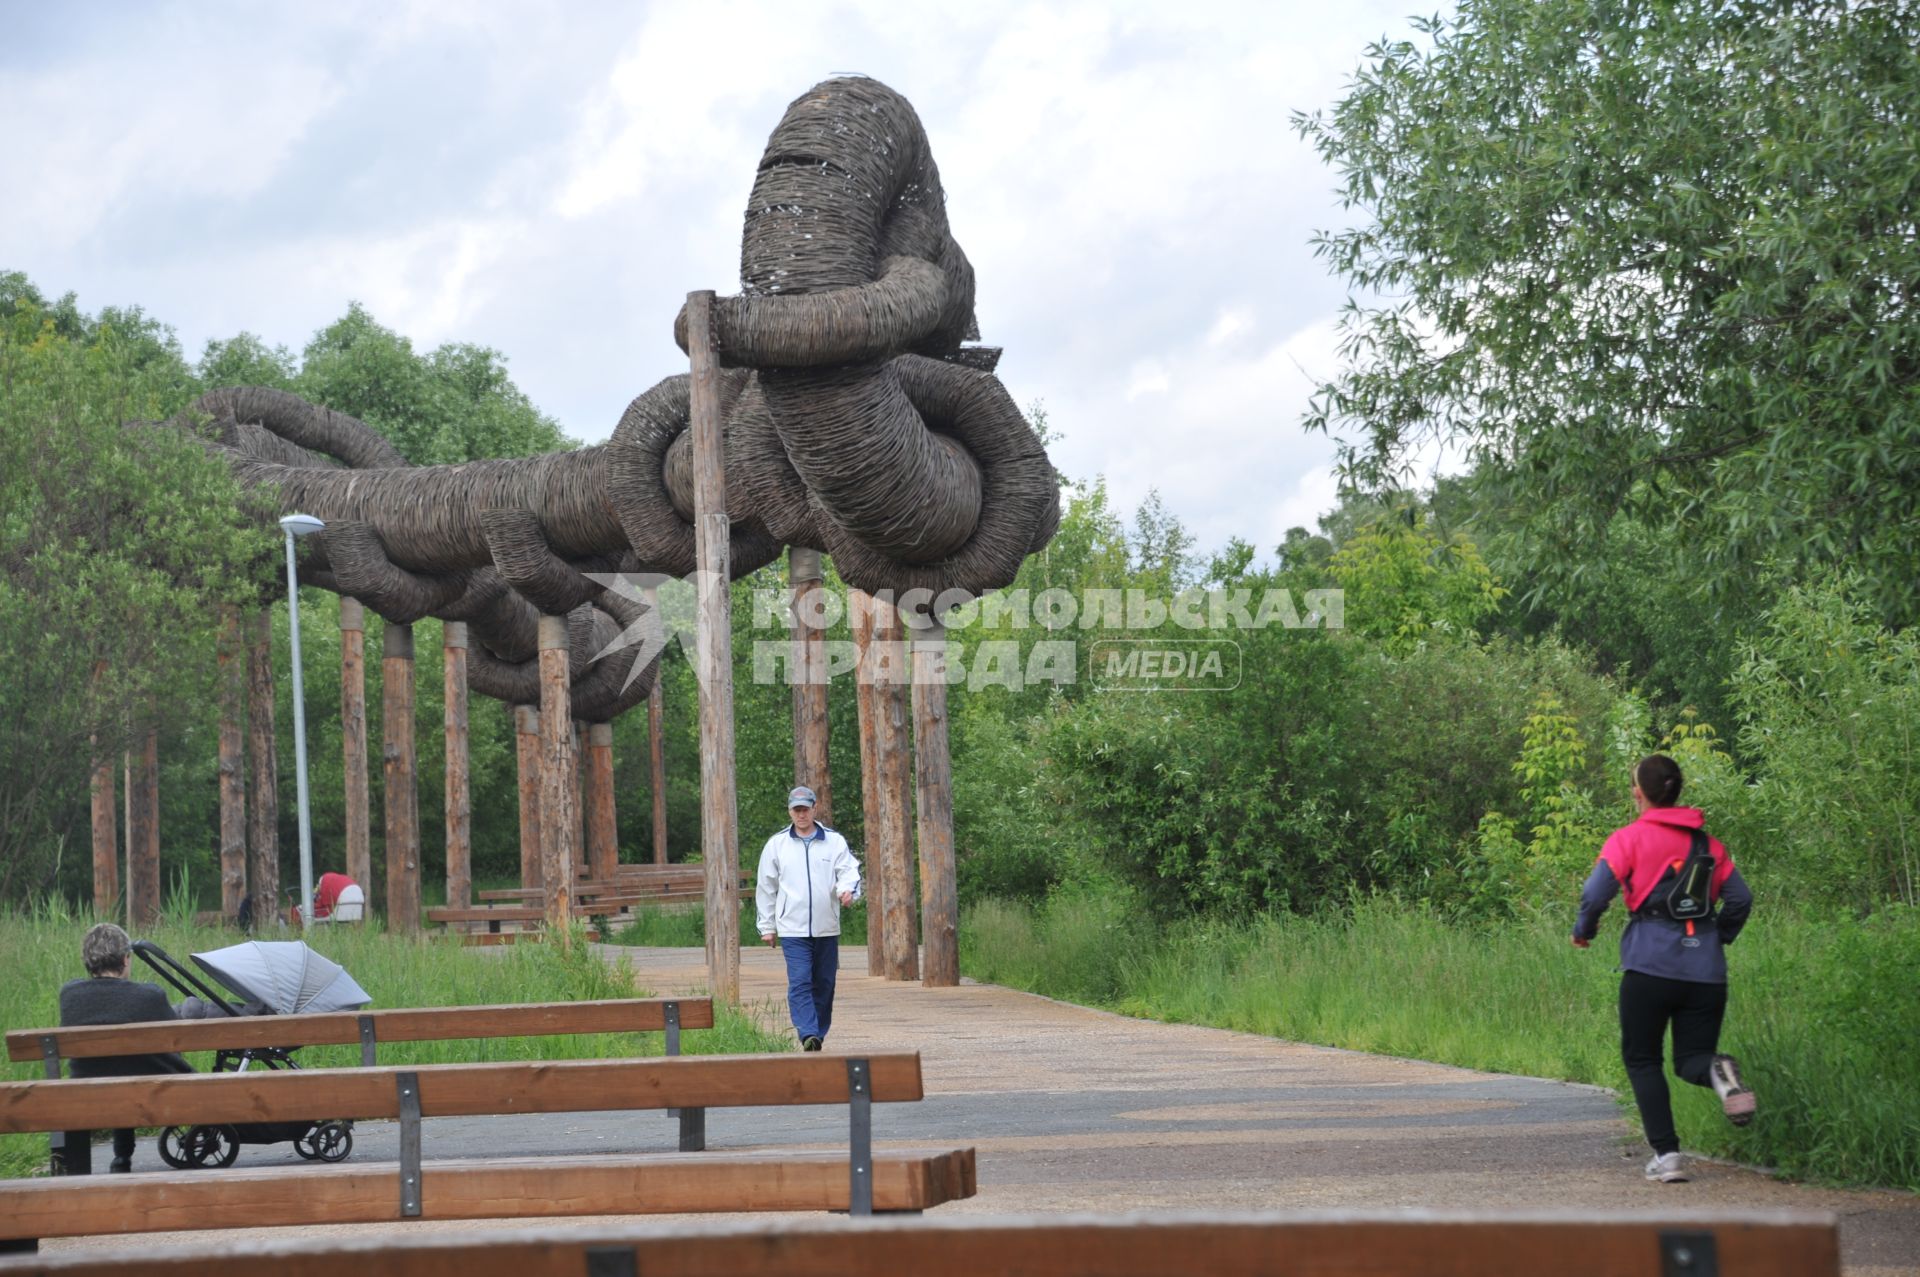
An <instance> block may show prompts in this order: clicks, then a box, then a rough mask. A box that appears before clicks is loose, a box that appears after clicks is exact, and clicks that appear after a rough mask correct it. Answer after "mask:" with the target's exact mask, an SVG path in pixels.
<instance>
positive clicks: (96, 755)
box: [87, 661, 120, 918]
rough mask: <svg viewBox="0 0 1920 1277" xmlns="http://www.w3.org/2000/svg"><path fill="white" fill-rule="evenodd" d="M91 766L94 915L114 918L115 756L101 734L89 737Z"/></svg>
mask: <svg viewBox="0 0 1920 1277" xmlns="http://www.w3.org/2000/svg"><path fill="white" fill-rule="evenodd" d="M106 668H107V663H106V662H105V661H96V662H95V663H94V667H93V676H94V678H96V679H98V678H101V677H103V676H104V675H105V673H106ZM87 743H88V744H89V745H90V746H91V747H92V756H91V760H92V766H91V768H90V770H89V772H88V777H87V789H88V796H89V800H90V802H91V804H92V808H93V810H92V817H93V820H92V833H93V914H94V917H96V918H111V917H112V916H113V914H114V909H115V907H116V906H117V905H118V904H119V902H120V829H119V821H118V820H117V819H116V818H115V815H114V810H113V790H114V783H113V753H112V750H111V749H109V748H108V747H106V746H104V745H103V744H102V743H101V741H100V737H99V736H98V735H93V736H89V737H88V738H87Z"/></svg>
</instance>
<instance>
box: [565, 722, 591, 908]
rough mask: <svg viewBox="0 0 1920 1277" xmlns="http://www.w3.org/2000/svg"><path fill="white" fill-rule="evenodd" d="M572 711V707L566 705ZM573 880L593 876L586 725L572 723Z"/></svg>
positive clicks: (586, 878)
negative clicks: (588, 829)
mask: <svg viewBox="0 0 1920 1277" xmlns="http://www.w3.org/2000/svg"><path fill="white" fill-rule="evenodd" d="M568 712H569V713H571V712H572V707H571V706H569V707H568ZM571 748H572V750H573V752H572V754H571V755H570V757H571V758H572V759H573V777H572V780H573V880H574V881H575V882H586V881H588V880H589V879H591V878H592V877H593V862H592V860H591V859H590V858H589V857H590V856H591V855H592V853H591V852H590V851H589V850H588V847H587V824H588V821H589V820H590V819H591V817H589V816H588V815H587V725H586V724H585V723H581V722H575V723H574V724H573V736H572V746H571Z"/></svg>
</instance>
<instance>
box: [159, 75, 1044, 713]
mask: <svg viewBox="0 0 1920 1277" xmlns="http://www.w3.org/2000/svg"><path fill="white" fill-rule="evenodd" d="M740 278H741V285H742V289H741V292H740V294H739V295H738V296H733V297H724V298H718V299H716V301H715V304H714V307H713V321H712V326H713V332H712V340H713V343H714V346H715V348H716V350H717V351H718V353H719V356H720V361H721V364H722V366H723V373H722V376H721V403H722V414H723V419H724V427H723V429H724V433H725V459H726V479H727V510H728V513H729V514H730V515H731V542H730V546H729V549H730V554H731V558H730V563H731V570H732V573H733V575H734V576H735V577H736V578H737V577H740V576H743V575H745V574H747V573H749V572H752V571H754V570H755V569H757V568H760V567H762V566H764V565H766V564H768V563H770V562H772V561H773V560H774V559H775V558H777V557H778V556H779V554H780V553H781V551H782V550H783V548H784V547H786V546H806V547H810V548H814V549H819V550H824V551H826V552H827V553H829V554H831V555H832V556H833V559H834V564H835V566H836V568H837V569H838V570H839V572H840V575H841V576H842V578H843V579H845V580H846V581H847V582H848V583H849V584H851V585H854V586H858V587H860V588H862V589H865V590H869V591H874V592H880V591H895V592H905V591H908V590H914V589H924V590H928V591H931V592H932V593H933V594H934V595H936V596H937V595H942V594H944V595H946V599H945V602H948V603H951V602H954V601H957V600H958V599H960V598H962V597H965V596H971V595H977V594H981V593H984V592H986V591H989V590H993V589H997V588H1000V587H1002V586H1005V585H1008V584H1011V583H1012V581H1013V579H1014V575H1015V573H1016V572H1017V571H1018V570H1019V567H1020V564H1021V562H1022V561H1023V560H1024V559H1025V558H1026V556H1027V555H1029V554H1032V553H1033V552H1035V551H1036V550H1038V549H1040V548H1041V547H1042V546H1044V545H1045V544H1046V543H1047V541H1048V540H1050V539H1051V538H1052V536H1053V534H1054V532H1055V530H1056V529H1057V527H1058V524H1059V516H1060V509H1059V491H1060V489H1059V481H1058V478H1057V476H1056V475H1055V472H1054V469H1053V466H1052V464H1051V463H1050V462H1049V461H1048V459H1047V455H1046V450H1045V448H1044V447H1043V446H1042V444H1041V442H1040V439H1039V438H1038V436H1037V435H1036V434H1035V432H1034V431H1033V429H1032V427H1031V426H1029V425H1028V423H1027V421H1026V419H1025V418H1024V417H1023V416H1022V414H1021V413H1020V411H1019V409H1018V408H1017V407H1016V406H1015V404H1014V402H1013V399H1012V397H1011V396H1010V395H1009V394H1008V393H1007V391H1006V389H1005V387H1003V386H1002V385H1001V384H1000V382H999V380H998V379H997V378H996V377H995V376H994V375H993V371H992V370H993V368H994V367H995V364H996V361H997V358H998V353H999V352H998V351H997V350H994V349H992V348H987V347H979V346H965V345H963V343H965V342H967V341H968V340H970V339H972V338H975V337H977V336H978V331H977V325H976V323H975V319H974V276H973V267H972V265H971V264H970V263H969V262H968V261H967V256H966V254H965V253H964V252H962V251H961V249H960V246H959V245H958V244H957V243H955V242H954V239H953V236H952V234H951V232H950V230H949V228H948V226H947V216H946V196H945V193H944V191H943V190H942V189H941V186H940V173H939V170H938V168H936V167H935V165H934V161H933V153H932V150H931V148H930V146H929V145H928V141H927V135H926V131H925V129H924V128H922V127H921V124H920V120H919V117H918V116H917V115H916V114H915V113H914V110H913V107H912V106H911V105H910V104H909V103H908V102H907V100H906V99H905V98H904V97H902V96H900V95H899V94H898V93H895V92H894V91H893V90H891V89H889V88H887V87H886V86H885V85H883V84H880V83H879V82H877V81H874V80H869V79H862V78H839V79H833V80H828V81H826V82H824V83H822V84H819V85H816V86H815V87H814V88H812V89H810V90H809V91H808V92H807V93H806V94H804V95H803V96H802V97H800V98H799V99H798V100H797V101H795V102H794V103H793V104H792V105H791V106H790V107H788V108H787V111H786V114H785V115H784V116H782V118H781V120H780V123H779V124H778V125H777V126H776V127H775V128H774V131H773V134H772V136H771V137H770V138H769V139H768V142H767V148H766V151H765V153H764V154H763V155H762V156H761V159H760V165H759V169H758V171H757V173H756V175H755V178H754V183H753V190H752V194H751V195H750V196H749V197H748V201H747V210H746V219H745V228H744V234H743V236H742V244H741V252H740ZM686 323H687V317H686V312H685V310H684V309H683V310H682V311H681V313H680V315H679V317H678V318H677V319H676V320H675V322H674V336H675V339H676V340H677V341H678V342H679V343H680V345H681V347H682V348H683V349H684V348H685V347H686V345H687V332H686ZM688 394H689V379H688V378H687V377H685V376H678V377H669V378H667V379H666V380H664V381H662V382H660V383H659V384H658V385H656V386H654V387H653V388H652V389H650V390H648V391H646V392H645V393H643V394H641V395H640V396H639V397H638V398H636V399H635V400H634V401H633V402H632V403H631V404H630V405H629V406H628V408H627V410H626V412H625V413H624V414H622V416H621V418H620V421H619V423H618V424H617V425H616V426H615V428H614V431H613V436H612V438H611V439H610V440H609V441H608V442H607V443H606V444H604V445H600V446H596V447H590V448H582V449H578V450H575V451H570V452H557V453H550V454H547V455H545V456H538V457H521V458H512V459H505V460H488V461H471V462H466V463H463V464H460V465H450V466H413V465H410V464H408V462H407V460H406V458H404V457H403V456H401V455H400V454H399V453H398V452H397V451H396V450H395V449H394V448H393V446H392V445H391V444H390V443H389V442H387V440H386V439H384V438H383V437H382V436H381V435H380V434H379V433H378V432H377V431H375V430H373V429H372V428H370V427H369V426H367V425H366V424H365V423H363V422H360V421H357V420H355V419H353V418H351V417H348V416H345V415H343V414H341V413H337V412H332V411H329V410H328V409H325V408H321V407H317V406H316V405H313V404H310V403H308V402H306V401H305V400H303V399H301V398H299V397H298V396H296V395H291V394H287V393H285V392H282V391H275V390H268V389H264V388H260V387H235V388H232V389H226V390H219V391H214V392H212V393H210V394H208V395H206V396H204V397H203V398H201V399H200V400H199V401H198V402H197V403H196V404H194V405H193V407H192V408H191V409H190V410H189V413H188V414H187V415H188V417H189V418H190V419H191V420H193V421H205V420H206V419H209V418H210V419H211V420H212V422H213V430H212V432H211V438H212V439H213V441H214V442H212V443H211V444H210V445H209V446H211V447H214V448H216V449H218V450H219V451H220V452H221V453H222V454H223V455H224V456H225V457H226V458H227V459H228V461H229V463H230V464H231V465H232V467H233V468H234V470H235V472H236V473H237V474H238V476H239V477H240V478H241V480H242V481H243V482H244V483H246V484H248V485H250V486H254V487H258V488H260V489H262V490H264V491H267V492H271V493H272V494H273V500H274V504H275V505H276V506H277V507H278V508H279V509H280V510H282V511H295V510H297V511H300V512H303V513H306V514H312V515H316V516H318V517H319V518H321V519H322V520H324V521H325V522H326V524H327V527H326V530H325V531H324V532H322V533H320V534H318V535H316V536H313V537H310V538H308V539H307V540H306V542H305V543H304V553H305V554H306V555H307V556H308V560H307V562H308V566H303V568H302V580H303V581H309V582H312V583H315V584H319V585H322V586H324V587H326V588H328V589H332V590H335V591H338V592H339V593H341V594H345V595H351V596H353V597H355V598H358V599H360V600H361V601H362V602H364V603H365V604H366V605H367V606H368V607H370V608H372V609H373V610H374V611H376V612H378V613H379V614H380V615H381V616H383V617H385V618H386V619H387V620H388V621H391V622H395V623H402V624H404V623H410V622H412V621H416V620H419V619H421V618H423V617H427V616H434V617H440V618H442V619H445V620H462V621H465V622H467V623H468V626H469V633H470V636H471V639H472V657H471V660H470V663H469V670H470V681H471V684H472V686H473V688H474V690H476V691H479V692H481V693H482V694H485V695H489V696H495V697H498V698H500V699H502V700H505V701H508V702H510V703H513V704H532V703H536V702H537V701H538V700H539V669H538V661H537V652H536V625H537V620H538V617H539V616H540V615H541V614H546V615H555V616H558V615H564V616H566V617H567V620H568V626H569V633H570V636H571V648H572V650H571V653H570V656H571V668H572V670H573V696H572V700H573V710H574V713H575V715H576V717H578V718H581V719H585V720H587V721H593V722H604V721H608V720H610V719H611V718H612V717H614V716H615V715H616V714H618V713H620V712H621V711H622V710H624V709H627V708H629V707H631V706H632V705H634V704H637V703H638V702H639V701H641V700H643V699H645V697H646V694H647V691H648V689H649V688H650V687H651V685H652V681H653V677H654V674H655V672H656V669H657V658H655V661H654V663H653V664H652V665H650V666H649V667H648V668H647V669H644V670H642V671H641V672H640V674H639V676H638V677H636V678H634V679H633V680H632V682H631V683H629V682H628V677H629V674H630V673H631V672H632V667H633V664H634V658H635V654H636V653H637V652H638V651H639V650H640V647H641V645H639V644H633V643H629V644H627V645H625V646H623V647H620V648H619V649H618V650H616V651H614V652H612V653H610V654H609V655H607V656H605V657H604V658H602V659H599V660H595V659H594V657H595V656H596V655H598V654H599V653H601V652H602V651H605V650H606V649H607V648H608V646H609V645H610V644H612V643H613V642H614V640H615V639H616V638H618V637H619V636H620V635H621V634H622V633H623V632H626V631H628V630H629V629H630V628H632V629H633V632H634V633H635V634H639V633H642V632H646V631H651V632H652V634H653V636H654V637H656V638H657V637H658V632H659V626H660V619H659V618H658V616H656V615H653V614H651V613H650V612H649V611H648V610H647V609H646V607H645V605H643V604H641V603H638V602H635V601H633V600H632V599H629V598H627V597H624V596H622V595H621V594H619V593H618V592H617V591H615V590H610V589H607V588H605V587H604V586H603V585H602V584H600V583H599V582H596V581H594V580H592V579H590V577H589V575H588V574H605V573H614V572H625V573H657V574H662V575H667V576H685V575H687V574H689V573H691V572H693V571H694V568H695V559H694V531H693V514H694V510H693V470H692V449H691V432H690V430H689V403H688ZM646 646H647V648H648V650H652V651H657V650H658V647H657V646H656V645H654V644H647V645H646Z"/></svg>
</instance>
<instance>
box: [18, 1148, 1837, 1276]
mask: <svg viewBox="0 0 1920 1277" xmlns="http://www.w3.org/2000/svg"><path fill="white" fill-rule="evenodd" d="M225 1174H226V1175H227V1176H231V1175H232V1174H233V1172H226V1173H225ZM133 1178H136V1179H138V1178H143V1177H137V1176H136V1177H133ZM207 1178H208V1179H215V1178H219V1177H215V1176H208V1177H207ZM56 1182H57V1181H56ZM109 1182H111V1181H109ZM875 1187H876V1189H877V1188H878V1185H876V1186H875ZM876 1198H877V1195H876ZM876 1204H877V1200H876ZM1670 1233H1680V1234H1688V1233H1691V1234H1695V1235H1698V1234H1710V1235H1711V1236H1712V1239H1713V1252H1714V1258H1715V1260H1716V1263H1717V1269H1718V1271H1719V1272H1721V1273H1723V1274H1727V1275H1728V1277H1734V1275H1735V1274H1737V1275H1738V1277H1837V1275H1838V1274H1839V1272H1840V1241H1839V1229H1838V1225H1837V1224H1836V1222H1835V1220H1834V1218H1833V1216H1831V1215H1826V1214H1816V1213H1813V1212H1787V1211H1782V1212H1769V1213H1765V1214H1762V1213H1759V1212H1753V1211H1727V1210H1715V1211H1713V1212H1711V1213H1706V1212H1684V1213H1683V1212H1678V1211H1674V1212H1667V1213H1662V1214H1658V1215H1647V1214H1636V1215H1633V1216H1631V1217H1622V1216H1620V1215H1617V1214H1604V1213H1599V1212H1581V1213H1573V1212H1524V1213H1522V1212H1486V1213H1479V1214H1465V1213H1452V1212H1439V1211H1393V1212H1389V1211H1370V1212H1364V1213H1363V1212H1319V1213H1312V1214H1261V1215H1246V1214H1232V1215H1202V1214H1197V1213H1192V1212H1185V1213H1178V1214H1166V1215H1158V1216H1156V1217H1154V1218H1151V1219H1143V1218H1138V1217H1126V1216H1115V1217H1110V1218H1105V1219H1091V1218H1087V1217H1084V1216H1082V1217H1079V1218H1074V1217H1071V1216H1059V1215H1050V1216H1033V1217H1028V1218H1005V1217H988V1218H982V1217H981V1216H979V1215H954V1216H945V1217H932V1218H926V1219H917V1218H911V1217H899V1218H893V1219H872V1220H818V1221H816V1220H793V1221H781V1222H780V1223H778V1224H777V1225H776V1224H766V1223H758V1222H751V1221H742V1222H740V1223H738V1224H729V1225H703V1226H702V1227H700V1228H699V1229H698V1230H697V1231H696V1230H691V1229H688V1230H669V1231H662V1230H661V1228H660V1227H659V1225H651V1226H649V1225H624V1226H619V1227H606V1226H591V1225H587V1226H583V1225H578V1224H573V1225H566V1226H554V1225H547V1226H539V1227H530V1228H523V1229H511V1230H504V1229H503V1230H499V1231H491V1230H490V1231H488V1232H486V1233H484V1234H474V1235H470V1236H460V1235H458V1234H446V1233H443V1234H438V1235H434V1236H422V1237H410V1238H405V1239H401V1240H396V1239H394V1238H391V1237H367V1238H351V1239H341V1240H327V1241H321V1242H316V1241H314V1240H313V1239H311V1238H304V1237H302V1238H273V1239H270V1240H261V1241H242V1242H232V1243H223V1244H222V1245H220V1246H218V1247H213V1246H207V1247H196V1248H193V1249H191V1250H179V1251H176V1250H173V1249H168V1250H163V1251H160V1252H158V1253H156V1254H153V1255H150V1256H146V1257H143V1259H142V1262H141V1269H142V1271H143V1272H148V1273H152V1274H154V1275H155V1277H189V1275H191V1277H256V1274H259V1273H262V1272H271V1273H273V1274H274V1277H333V1274H336V1273H338V1272H341V1271H343V1270H347V1269H351V1271H352V1272H353V1273H354V1274H355V1275H356V1277H581V1274H583V1273H586V1272H588V1271H589V1270H590V1267H589V1257H590V1256H592V1257H597V1258H598V1259H599V1260H600V1262H601V1263H603V1264H611V1263H613V1262H623V1261H626V1260H631V1261H632V1265H633V1271H636V1272H640V1273H645V1274H647V1277H721V1275H723V1274H724V1275H725V1277H904V1275H906V1274H912V1275H913V1277H984V1275H986V1274H997V1273H1019V1274H1021V1277H1170V1275H1171V1274H1180V1275H1181V1277H1360V1275H1361V1274H1365V1275H1366V1277H1520V1275H1521V1274H1533V1273H1539V1272H1543V1271H1545V1272H1551V1273H1553V1274H1554V1277H1658V1275H1659V1274H1660V1273H1661V1272H1663V1271H1686V1270H1685V1269H1668V1268H1666V1267H1665V1266H1663V1264H1662V1262H1661V1238H1662V1236H1663V1234H1670ZM125 1262H126V1260H125V1257H124V1255H118V1256H116V1255H113V1254H111V1253H107V1254H102V1253H100V1252H97V1251H89V1250H74V1251H66V1252H61V1253H57V1254H50V1255H45V1256H39V1257H36V1261H35V1262H34V1265H33V1266H34V1268H35V1269H36V1270H37V1271H45V1272H47V1273H50V1274H53V1273H57V1274H60V1275H61V1277H120V1275H121V1274H122V1273H124V1272H125V1271H126V1270H125V1269H124V1267H119V1266H117V1265H124V1264H125ZM1697 1264H1698V1260H1697V1258H1696V1265H1697ZM605 1271H609V1272H611V1271H613V1268H612V1267H608V1268H607V1269H606V1270H605ZM1693 1271H1696V1272H1705V1271H1707V1269H1706V1268H1705V1267H1703V1266H1696V1267H1695V1268H1694V1270H1693Z"/></svg>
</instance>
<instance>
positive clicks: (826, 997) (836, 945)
mask: <svg viewBox="0 0 1920 1277" xmlns="http://www.w3.org/2000/svg"><path fill="white" fill-rule="evenodd" d="M780 951H781V953H782V954H784V955H785V956H786V959H787V1012H788V1014H790V1015H791V1016H792V1017H793V1031H794V1032H795V1033H798V1034H799V1035H800V1036H801V1037H803V1038H820V1039H822V1040H824V1039H825V1038H826V1036H827V1030H828V1029H829V1028H831V1027H833V983H834V980H835V978H836V977H837V976H839V974H840V937H839V936H816V937H814V938H812V939H808V938H806V937H804V936H781V937H780Z"/></svg>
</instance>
